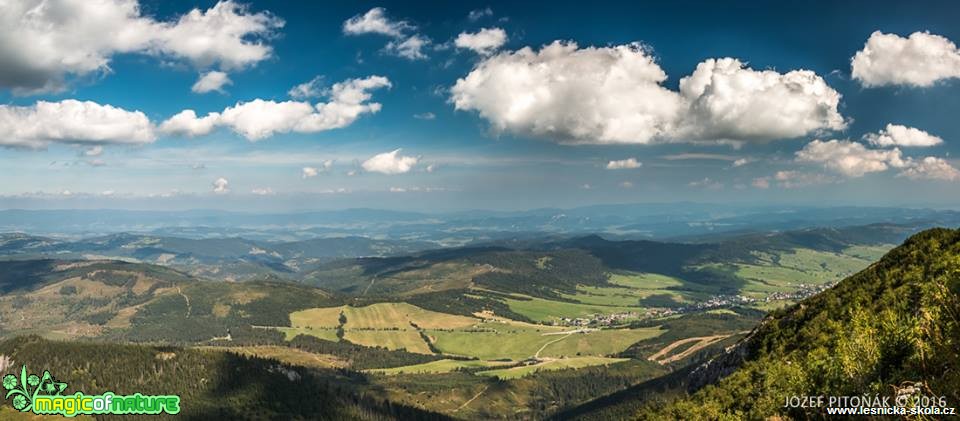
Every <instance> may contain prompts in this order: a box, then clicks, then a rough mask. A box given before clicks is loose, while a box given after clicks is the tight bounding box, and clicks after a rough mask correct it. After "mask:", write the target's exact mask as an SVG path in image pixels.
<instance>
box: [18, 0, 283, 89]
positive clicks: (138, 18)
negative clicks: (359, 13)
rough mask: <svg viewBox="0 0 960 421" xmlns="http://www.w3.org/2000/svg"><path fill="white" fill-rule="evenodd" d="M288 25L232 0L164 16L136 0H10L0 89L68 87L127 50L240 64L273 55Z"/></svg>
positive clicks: (105, 68)
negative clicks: (146, 11)
mask: <svg viewBox="0 0 960 421" xmlns="http://www.w3.org/2000/svg"><path fill="white" fill-rule="evenodd" d="M283 24H284V22H283V20H281V19H278V18H276V17H274V16H273V15H271V14H269V13H267V12H258V13H250V12H249V10H248V9H247V8H246V7H245V6H242V5H240V4H237V3H234V2H232V1H221V2H219V3H217V4H216V5H214V6H213V7H211V8H210V9H207V10H205V11H201V10H199V9H193V10H191V11H189V12H187V13H186V14H184V15H182V16H180V17H179V18H178V19H176V20H174V21H169V22H159V21H156V20H154V19H153V18H151V17H148V16H143V15H141V10H140V5H139V3H138V2H137V1H136V0H90V1H45V2H36V1H29V0H12V1H8V2H5V3H4V6H3V12H2V13H0V56H2V57H3V58H4V59H3V60H2V61H0V87H6V88H12V89H14V91H15V92H16V93H36V92H50V91H59V90H63V89H64V88H65V87H66V86H67V84H68V82H69V80H70V79H71V78H73V77H81V76H86V75H90V74H95V73H105V72H109V71H110V61H111V58H112V57H113V56H114V55H116V54H122V53H143V54H150V55H156V56H160V57H167V58H174V59H182V60H185V61H188V62H190V63H191V64H193V65H194V66H196V67H199V68H208V67H213V66H219V67H220V68H221V69H222V70H230V69H237V68H242V67H246V66H249V65H253V64H255V63H257V62H260V61H262V60H265V59H267V58H269V57H270V56H271V54H272V48H271V47H270V46H269V45H267V44H266V43H265V42H264V41H265V40H266V39H268V38H269V37H270V36H272V35H273V34H274V32H275V31H276V30H277V29H279V28H281V27H282V26H283Z"/></svg>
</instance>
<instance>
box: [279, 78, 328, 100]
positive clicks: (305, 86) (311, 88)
mask: <svg viewBox="0 0 960 421" xmlns="http://www.w3.org/2000/svg"><path fill="white" fill-rule="evenodd" d="M323 93H324V89H323V76H316V77H314V78H313V79H310V80H309V81H307V82H304V83H301V84H299V85H297V86H294V87H292V88H290V90H289V91H287V95H290V97H291V98H293V99H307V98H318V97H321V96H323Z"/></svg>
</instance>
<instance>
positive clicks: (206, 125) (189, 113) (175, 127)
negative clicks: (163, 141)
mask: <svg viewBox="0 0 960 421" xmlns="http://www.w3.org/2000/svg"><path fill="white" fill-rule="evenodd" d="M219 121H220V113H210V114H207V115H206V116H204V117H202V118H198V117H197V113H196V112H195V111H193V110H183V111H181V112H179V113H177V114H176V115H174V116H173V117H170V118H169V119H167V120H166V121H164V122H163V123H162V124H160V132H162V133H165V134H169V135H176V136H187V137H194V136H202V135H205V134H209V133H210V132H212V131H213V129H214V128H216V125H217V124H218V123H219Z"/></svg>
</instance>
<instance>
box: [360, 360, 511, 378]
mask: <svg viewBox="0 0 960 421" xmlns="http://www.w3.org/2000/svg"><path fill="white" fill-rule="evenodd" d="M510 364H513V363H512V362H507V361H480V360H467V361H462V360H438V361H431V362H428V363H425V364H417V365H408V366H403V367H394V368H378V369H372V370H364V372H366V373H373V374H385V375H388V376H392V375H397V374H440V373H449V372H451V371H456V370H458V369H460V368H492V367H500V366H504V365H510Z"/></svg>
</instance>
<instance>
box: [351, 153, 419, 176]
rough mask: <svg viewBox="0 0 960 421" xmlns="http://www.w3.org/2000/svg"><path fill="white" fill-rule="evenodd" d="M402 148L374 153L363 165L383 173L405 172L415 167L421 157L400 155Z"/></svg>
mask: <svg viewBox="0 0 960 421" xmlns="http://www.w3.org/2000/svg"><path fill="white" fill-rule="evenodd" d="M400 151H401V149H396V150H393V151H391V152H384V153H381V154H377V155H374V156H373V157H371V158H370V159H368V160H366V161H364V162H363V164H362V165H361V166H362V167H363V169H364V170H366V171H369V172H378V173H382V174H391V175H393V174H403V173H406V172H409V171H410V170H411V169H413V166H414V165H417V162H419V161H420V158H418V157H413V156H403V155H400Z"/></svg>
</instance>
